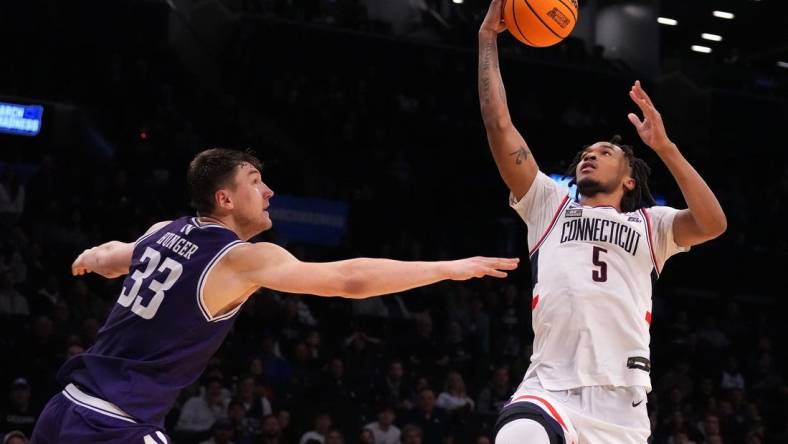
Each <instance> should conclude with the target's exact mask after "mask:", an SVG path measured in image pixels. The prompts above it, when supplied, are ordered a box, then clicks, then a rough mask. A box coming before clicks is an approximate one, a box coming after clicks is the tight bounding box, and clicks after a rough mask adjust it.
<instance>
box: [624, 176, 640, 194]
mask: <svg viewBox="0 0 788 444" xmlns="http://www.w3.org/2000/svg"><path fill="white" fill-rule="evenodd" d="M637 184H638V182H637V181H636V180H635V179H633V178H632V177H630V176H627V177H625V178H624V189H626V190H627V191H632V190H634V189H635V187H636V186H637Z"/></svg>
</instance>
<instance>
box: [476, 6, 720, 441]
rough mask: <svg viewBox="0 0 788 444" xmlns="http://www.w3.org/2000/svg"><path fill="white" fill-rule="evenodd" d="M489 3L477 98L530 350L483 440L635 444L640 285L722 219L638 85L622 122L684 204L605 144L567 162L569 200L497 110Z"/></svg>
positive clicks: (641, 422) (645, 299)
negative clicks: (513, 238) (512, 237)
mask: <svg viewBox="0 0 788 444" xmlns="http://www.w3.org/2000/svg"><path fill="white" fill-rule="evenodd" d="M510 1H514V0H510ZM501 4H502V0H493V1H492V3H491V4H490V9H489V11H488V13H487V17H486V18H485V20H484V23H482V25H481V29H480V30H479V99H480V103H481V112H482V117H483V119H484V126H485V129H486V131H487V140H488V142H489V144H490V148H491V150H492V154H493V157H494V159H495V163H496V164H497V166H498V170H499V172H500V174H501V177H502V178H503V180H504V182H506V185H507V186H508V188H509V190H510V191H511V195H510V204H511V206H512V208H513V209H514V210H515V211H517V213H518V214H519V215H520V217H521V218H522V219H523V221H524V222H525V223H526V225H527V226H528V244H529V247H530V251H529V258H530V262H531V281H532V284H533V286H534V287H533V296H532V297H533V300H532V303H531V305H532V307H533V313H532V317H533V328H534V345H533V354H532V355H531V365H530V366H529V368H528V371H527V372H526V374H525V377H524V378H523V381H522V383H521V384H520V386H519V387H518V388H517V390H516V391H515V393H514V395H513V396H512V397H511V399H510V401H509V403H508V404H507V405H506V406H505V407H504V408H503V409H502V411H501V412H500V415H499V419H498V423H497V425H496V432H497V433H496V439H495V442H496V443H497V444H526V443H527V444H548V443H550V444H554V443H566V444H597V443H599V444H617V443H627V444H630V443H632V444H644V443H645V442H646V441H647V440H648V437H649V435H650V425H649V418H648V413H647V409H646V402H645V400H646V394H647V392H648V391H650V390H651V380H650V377H649V372H650V368H651V364H650V361H649V341H650V335H649V325H650V322H651V293H652V286H653V284H654V281H655V280H656V279H657V278H658V277H659V273H660V271H661V269H662V267H663V266H664V264H665V262H666V261H667V260H668V258H670V257H671V256H672V255H673V254H675V253H679V252H682V251H686V250H687V249H688V248H689V247H691V246H693V245H697V244H700V243H703V242H706V241H708V240H710V239H713V238H715V237H717V236H719V235H721V234H722V233H723V232H724V231H725V229H726V219H725V214H724V213H723V211H722V208H721V207H720V204H719V202H718V201H717V199H716V197H715V196H714V193H712V191H711V190H710V189H709V187H708V186H707V185H706V183H705V182H704V180H703V179H702V178H701V176H700V175H699V174H698V173H697V172H696V171H695V169H694V168H693V167H692V166H691V165H690V164H689V163H688V162H687V160H686V159H685V158H684V157H683V156H682V154H681V152H680V151H679V150H678V148H677V146H676V145H675V144H674V143H673V142H672V141H671V140H670V139H669V138H668V136H667V134H666V132H665V127H664V125H663V123H662V118H661V116H660V114H659V113H658V112H657V110H656V109H655V108H654V105H653V103H652V102H651V99H649V97H648V95H646V92H645V91H644V90H643V88H641V86H640V82H635V84H634V85H633V86H632V88H631V90H630V91H629V96H630V98H631V99H632V101H634V102H635V104H636V105H637V106H638V107H639V108H640V110H641V112H642V113H643V116H644V118H643V120H641V119H640V118H639V117H638V116H637V115H635V114H632V113H630V114H629V115H628V118H629V120H630V122H631V123H632V124H633V125H634V127H635V129H636V130H637V132H638V134H639V136H640V138H641V139H642V141H643V143H645V144H646V145H648V146H649V147H650V148H651V149H653V150H654V152H656V153H657V155H658V156H659V157H660V158H661V159H662V161H663V162H664V163H665V165H666V166H667V167H668V169H669V170H670V172H671V173H672V174H673V177H674V179H675V180H676V183H677V184H678V185H679V188H680V189H681V192H682V194H683V195H684V200H685V201H686V202H687V206H688V207H689V208H687V209H682V210H678V209H675V208H670V207H665V206H655V202H654V199H653V197H652V196H651V193H650V192H649V189H648V174H649V168H648V166H647V165H646V163H645V162H644V161H643V160H641V159H638V158H637V157H635V156H634V153H633V151H632V148H631V147H628V146H626V145H622V144H621V141H620V138H618V137H615V138H613V140H612V141H610V142H597V143H594V144H592V145H590V146H588V147H586V148H584V149H583V150H582V151H580V152H579V153H578V154H577V155H576V156H575V159H574V161H573V162H572V166H571V167H570V171H569V172H568V174H569V175H570V176H572V178H573V180H574V182H575V183H576V184H577V189H578V194H579V196H570V195H569V193H568V190H567V189H566V188H565V187H562V186H560V185H558V184H557V183H556V182H554V181H552V180H551V179H550V178H549V177H547V176H546V175H545V174H544V173H542V172H540V171H539V168H538V166H537V164H536V161H534V158H533V156H532V155H531V151H530V149H529V147H528V145H527V144H526V143H525V140H524V139H523V137H522V136H521V135H520V133H519V132H518V130H517V129H516V128H515V127H514V125H513V123H512V120H511V117H510V115H509V110H508V107H507V104H506V95H505V94H506V93H505V90H504V86H503V81H502V79H501V73H500V70H499V68H498V49H497V43H496V41H497V37H498V34H499V33H500V32H502V31H503V30H504V29H506V26H505V25H504V24H503V23H502V21H501V7H502V6H501Z"/></svg>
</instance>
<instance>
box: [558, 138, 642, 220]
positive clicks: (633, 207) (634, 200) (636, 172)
mask: <svg viewBox="0 0 788 444" xmlns="http://www.w3.org/2000/svg"><path fill="white" fill-rule="evenodd" d="M610 144H612V145H615V146H617V147H619V148H621V150H622V151H623V152H624V156H625V157H626V158H627V160H628V161H629V167H630V168H631V169H632V178H633V179H635V188H633V189H632V190H629V191H626V192H625V193H624V197H623V198H621V211H623V212H625V213H629V212H632V211H637V210H639V209H641V208H648V207H653V206H654V205H656V204H657V202H656V201H655V200H654V196H652V195H651V190H649V187H648V177H649V175H650V174H651V168H650V167H649V166H648V164H647V163H646V161H645V160H643V159H641V158H639V157H636V156H635V151H634V149H633V148H632V146H630V145H624V144H622V143H621V136H619V135H618V134H616V135H614V136H613V138H611V139H610ZM589 146H591V145H586V146H584V147H583V149H581V150H580V151H578V153H577V154H575V158H574V159H573V160H572V163H571V165H569V168H568V169H567V170H566V176H567V177H571V178H572V180H571V181H570V182H569V184H570V185H575V184H576V183H577V177H576V171H577V165H578V164H579V163H580V161H581V160H582V159H583V153H584V152H585V150H586V149H587V148H588V147H589ZM575 198H577V196H575Z"/></svg>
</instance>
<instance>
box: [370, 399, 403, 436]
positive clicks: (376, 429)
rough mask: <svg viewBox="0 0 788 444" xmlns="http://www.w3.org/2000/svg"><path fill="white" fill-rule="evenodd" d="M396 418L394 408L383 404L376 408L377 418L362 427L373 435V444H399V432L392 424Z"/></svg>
mask: <svg viewBox="0 0 788 444" xmlns="http://www.w3.org/2000/svg"><path fill="white" fill-rule="evenodd" d="M396 419H397V417H396V414H395V413H394V408H393V407H391V406H390V405H384V406H383V407H382V408H381V409H380V410H378V420H377V421H375V422H370V423H369V424H367V425H365V426H364V429H365V430H369V431H370V432H371V433H372V434H373V435H374V438H375V440H374V442H375V444H399V442H400V435H401V432H400V429H399V428H398V427H397V426H395V425H394V421H395V420H396Z"/></svg>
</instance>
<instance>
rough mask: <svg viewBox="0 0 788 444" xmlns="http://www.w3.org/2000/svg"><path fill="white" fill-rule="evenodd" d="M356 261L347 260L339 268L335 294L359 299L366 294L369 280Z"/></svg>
mask: <svg viewBox="0 0 788 444" xmlns="http://www.w3.org/2000/svg"><path fill="white" fill-rule="evenodd" d="M355 262H356V261H352V260H351V261H347V262H346V263H344V264H343V266H342V267H341V269H340V270H339V276H338V279H337V282H338V284H339V285H338V286H337V289H336V293H337V296H342V297H345V298H352V299H359V298H363V297H366V296H368V294H367V293H369V282H368V279H367V278H366V277H365V275H364V273H363V272H362V270H361V269H360V267H358V266H356V264H355Z"/></svg>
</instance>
